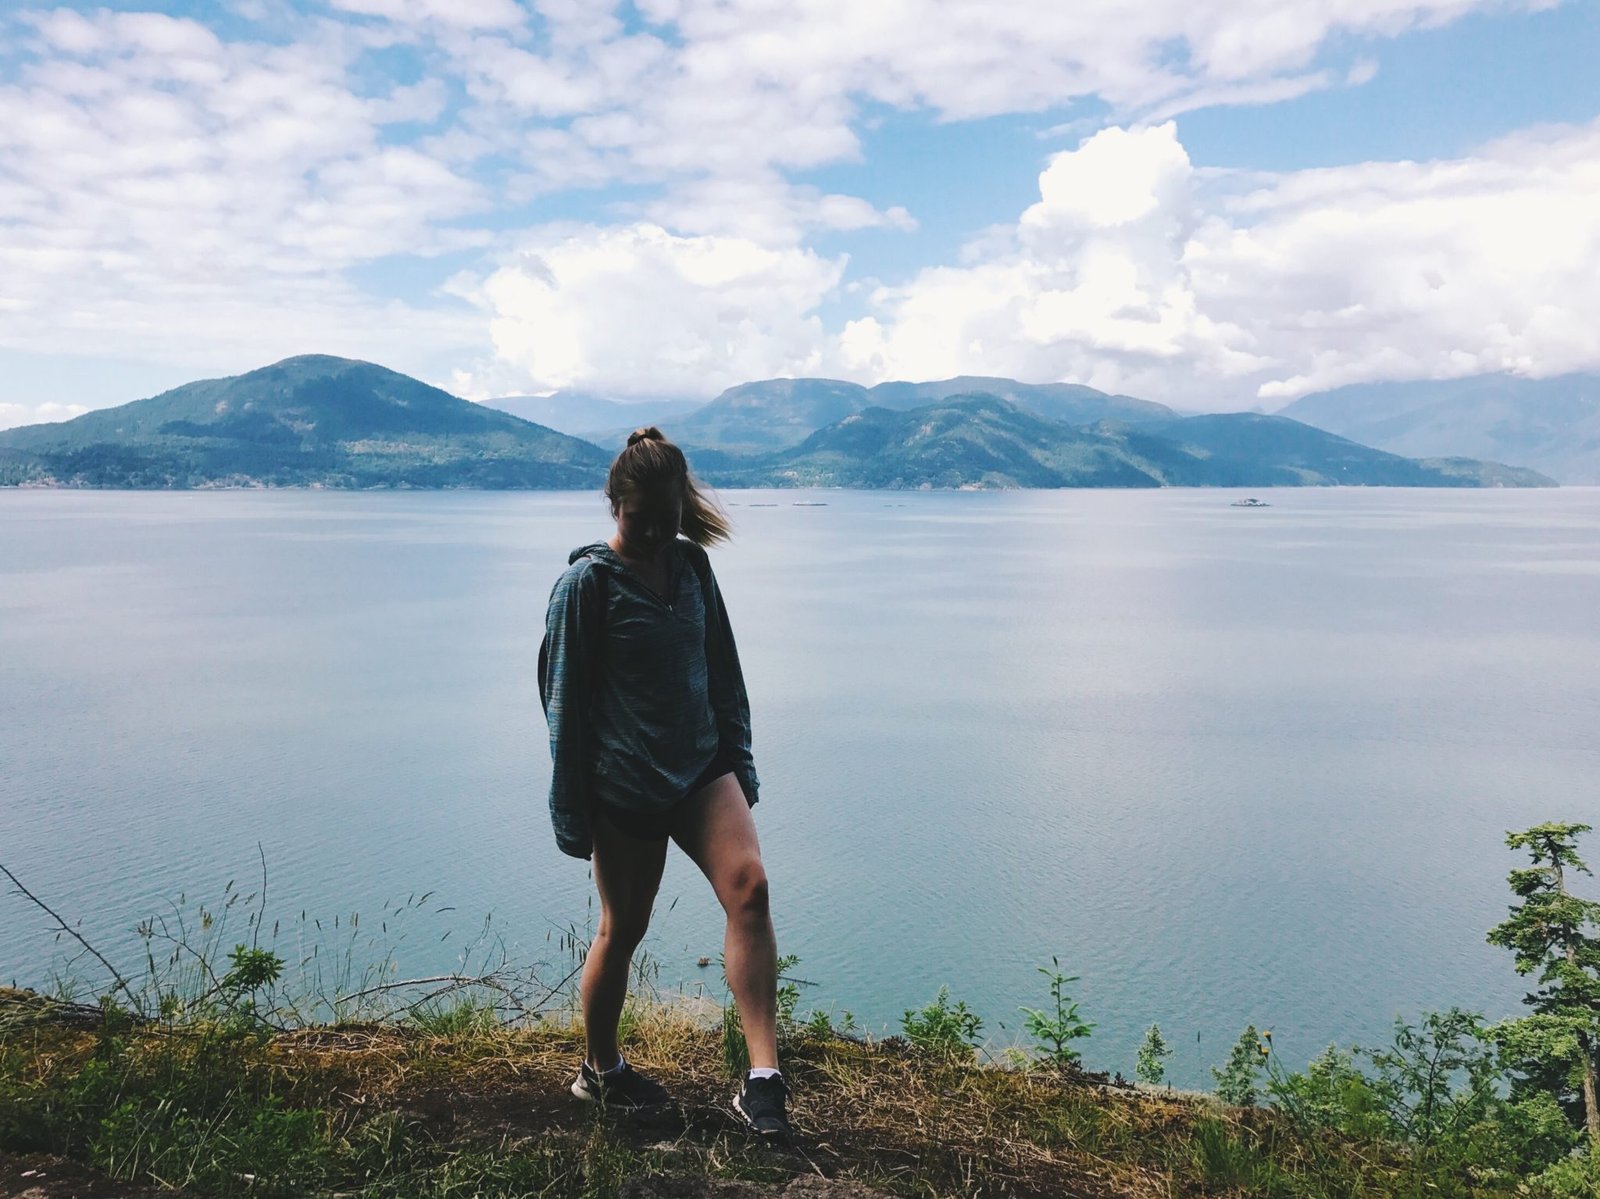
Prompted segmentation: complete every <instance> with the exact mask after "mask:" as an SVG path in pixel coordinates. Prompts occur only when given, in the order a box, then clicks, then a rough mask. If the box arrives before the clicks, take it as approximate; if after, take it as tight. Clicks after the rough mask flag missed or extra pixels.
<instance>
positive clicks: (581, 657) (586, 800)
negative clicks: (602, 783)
mask: <svg viewBox="0 0 1600 1199" xmlns="http://www.w3.org/2000/svg"><path fill="white" fill-rule="evenodd" d="M603 602H604V596H603V595H602V594H601V591H600V586H599V581H598V579H597V578H596V571H595V570H594V566H593V563H591V562H587V561H579V562H576V563H574V564H573V565H572V566H570V567H568V568H567V570H566V572H565V573H564V574H563V575H562V576H561V577H560V578H559V579H557V580H556V585H555V587H554V588H552V589H551V592H550V607H549V610H548V611H547V612H546V614H545V623H544V643H543V644H542V645H541V646H540V647H539V698H540V700H541V701H543V703H544V714H545V720H546V721H547V722H548V723H549V726H550V760H551V763H552V769H551V772H550V822H551V824H552V825H553V826H554V827H555V834H556V844H557V845H558V846H559V847H560V849H561V852H562V853H564V854H568V855H570V856H571V857H575V858H587V857H588V856H589V855H590V854H591V852H593V840H592V837H591V834H590V831H589V804H590V775H589V772H590V768H591V758H592V753H591V751H592V748H593V744H594V737H593V732H594V730H593V728H592V723H591V722H592V720H593V712H594V700H595V690H596V688H597V687H598V686H599V682H600V669H599V667H600V635H601V631H602V628H603V624H602V621H603V614H602V613H601V611H600V605H601V603H603Z"/></svg>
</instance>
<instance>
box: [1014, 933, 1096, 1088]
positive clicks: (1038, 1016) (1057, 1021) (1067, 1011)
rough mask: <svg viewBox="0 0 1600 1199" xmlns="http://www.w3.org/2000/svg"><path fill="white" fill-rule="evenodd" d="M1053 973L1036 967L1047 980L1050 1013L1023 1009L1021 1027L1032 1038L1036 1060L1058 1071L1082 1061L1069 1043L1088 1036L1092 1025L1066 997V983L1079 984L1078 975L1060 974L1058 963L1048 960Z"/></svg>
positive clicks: (1028, 1008)
mask: <svg viewBox="0 0 1600 1199" xmlns="http://www.w3.org/2000/svg"><path fill="white" fill-rule="evenodd" d="M1050 965H1051V966H1052V967H1053V968H1052V969H1048V970H1047V969H1045V968H1044V967H1043V966H1040V967H1039V973H1040V974H1042V975H1044V976H1045V977H1046V978H1047V979H1049V980H1050V999H1051V1004H1052V1007H1051V1010H1048V1011H1046V1010H1041V1009H1039V1008H1030V1007H1025V1008H1023V1009H1021V1010H1022V1014H1023V1017H1024V1027H1025V1028H1027V1030H1028V1035H1030V1036H1031V1037H1033V1040H1034V1048H1035V1050H1036V1052H1037V1053H1038V1057H1039V1060H1040V1061H1042V1062H1045V1063H1047V1064H1049V1065H1052V1066H1054V1067H1056V1068H1057V1069H1061V1068H1062V1067H1065V1066H1076V1065H1078V1064H1079V1063H1080V1062H1081V1060H1082V1058H1081V1055H1080V1054H1079V1053H1078V1051H1077V1050H1075V1049H1073V1048H1072V1042H1073V1041H1075V1040H1078V1039H1080V1038H1083V1037H1087V1036H1089V1035H1090V1034H1091V1033H1092V1032H1094V1025H1092V1024H1090V1023H1089V1022H1088V1021H1086V1020H1084V1019H1083V1018H1082V1017H1081V1016H1079V1015H1078V1005H1077V1004H1076V1003H1074V1002H1073V1001H1072V998H1071V997H1070V996H1069V995H1068V994H1067V993H1066V987H1067V984H1068V983H1075V982H1077V981H1078V976H1077V975H1070V976H1069V975H1065V974H1063V973H1061V963H1060V962H1059V961H1057V960H1056V959H1055V958H1053V957H1052V958H1051V959H1050Z"/></svg>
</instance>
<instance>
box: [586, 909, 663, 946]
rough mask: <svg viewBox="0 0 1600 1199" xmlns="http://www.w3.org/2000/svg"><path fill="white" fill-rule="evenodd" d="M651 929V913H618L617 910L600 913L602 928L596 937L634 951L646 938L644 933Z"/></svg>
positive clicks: (612, 944)
mask: <svg viewBox="0 0 1600 1199" xmlns="http://www.w3.org/2000/svg"><path fill="white" fill-rule="evenodd" d="M649 929H650V913H649V912H645V913H643V914H642V915H640V914H635V913H624V914H618V913H616V912H601V913H600V930H599V932H598V933H597V934H596V936H595V939H596V940H601V939H604V940H605V941H607V942H609V943H610V945H611V946H612V947H614V948H617V949H626V950H627V951H628V952H629V953H632V952H633V951H634V950H635V949H637V948H638V947H639V942H641V941H643V940H644V935H645V933H646V932H648V931H649Z"/></svg>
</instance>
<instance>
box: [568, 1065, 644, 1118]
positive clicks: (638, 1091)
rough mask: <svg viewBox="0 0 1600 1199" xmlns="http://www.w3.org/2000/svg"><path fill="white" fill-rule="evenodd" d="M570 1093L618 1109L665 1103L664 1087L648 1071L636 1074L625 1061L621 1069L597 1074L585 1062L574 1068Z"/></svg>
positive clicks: (633, 1109)
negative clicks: (576, 1075) (576, 1068)
mask: <svg viewBox="0 0 1600 1199" xmlns="http://www.w3.org/2000/svg"><path fill="white" fill-rule="evenodd" d="M572 1093H573V1094H574V1095H575V1096H577V1097H578V1098H579V1099H583V1100H585V1101H587V1102H589V1103H598V1104H601V1105H602V1106H604V1107H614V1108H616V1109H618V1110H619V1111H638V1110H639V1109H640V1108H646V1107H660V1106H661V1105H662V1104H663V1103H666V1102H667V1088H666V1087H664V1086H662V1085H661V1084H660V1083H659V1082H657V1081H656V1080H655V1079H653V1078H651V1077H650V1076H649V1075H648V1074H640V1073H639V1071H637V1070H635V1069H634V1068H633V1067H632V1066H630V1065H628V1063H627V1062H623V1063H622V1067H621V1069H618V1070H608V1071H607V1072H606V1073H604V1074H601V1073H600V1072H599V1071H598V1070H596V1069H595V1068H594V1067H593V1066H591V1065H590V1064H589V1063H588V1062H584V1063H583V1065H581V1066H579V1067H578V1077H577V1078H576V1079H575V1080H574V1081H573V1083H572Z"/></svg>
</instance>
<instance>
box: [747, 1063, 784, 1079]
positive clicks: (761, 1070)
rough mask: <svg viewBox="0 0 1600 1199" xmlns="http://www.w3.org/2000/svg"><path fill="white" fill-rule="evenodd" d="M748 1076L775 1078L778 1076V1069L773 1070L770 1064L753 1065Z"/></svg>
mask: <svg viewBox="0 0 1600 1199" xmlns="http://www.w3.org/2000/svg"><path fill="white" fill-rule="evenodd" d="M749 1077H750V1078H777V1077H778V1071H777V1070H774V1069H773V1068H772V1067H771V1066H753V1067H752V1068H751V1070H750V1074H749Z"/></svg>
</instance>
